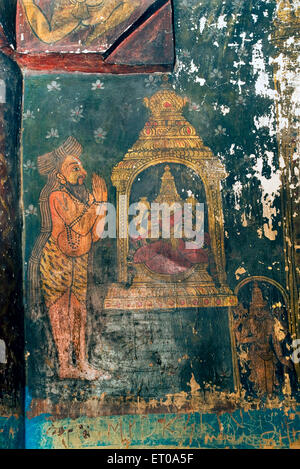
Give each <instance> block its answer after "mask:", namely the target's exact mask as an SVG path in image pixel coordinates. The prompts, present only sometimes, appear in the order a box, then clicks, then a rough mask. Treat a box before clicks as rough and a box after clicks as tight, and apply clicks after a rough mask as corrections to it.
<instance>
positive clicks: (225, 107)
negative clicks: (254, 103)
mask: <svg viewBox="0 0 300 469" xmlns="http://www.w3.org/2000/svg"><path fill="white" fill-rule="evenodd" d="M220 109H221V113H222V114H223V116H226V114H228V113H229V112H230V107H228V106H224V105H223V104H222V106H220Z"/></svg>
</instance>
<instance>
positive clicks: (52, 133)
mask: <svg viewBox="0 0 300 469" xmlns="http://www.w3.org/2000/svg"><path fill="white" fill-rule="evenodd" d="M46 138H59V134H58V130H57V129H50V130H49V131H48V132H47V135H46Z"/></svg>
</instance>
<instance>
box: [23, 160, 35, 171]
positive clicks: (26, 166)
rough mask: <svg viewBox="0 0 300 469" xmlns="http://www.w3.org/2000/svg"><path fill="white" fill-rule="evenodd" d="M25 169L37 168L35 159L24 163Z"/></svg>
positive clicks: (32, 169)
mask: <svg viewBox="0 0 300 469" xmlns="http://www.w3.org/2000/svg"><path fill="white" fill-rule="evenodd" d="M23 167H24V171H30V170H31V171H34V170H35V169H36V165H35V162H34V161H31V160H28V161H26V163H24V166H23Z"/></svg>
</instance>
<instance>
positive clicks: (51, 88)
mask: <svg viewBox="0 0 300 469" xmlns="http://www.w3.org/2000/svg"><path fill="white" fill-rule="evenodd" d="M47 88H48V91H60V90H61V86H60V84H59V83H58V82H57V81H55V80H54V81H51V83H48V85H47Z"/></svg>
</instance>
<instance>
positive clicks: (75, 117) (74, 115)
mask: <svg viewBox="0 0 300 469" xmlns="http://www.w3.org/2000/svg"><path fill="white" fill-rule="evenodd" d="M82 113H83V108H82V106H76V107H75V108H74V109H71V121H73V122H79V121H80V119H83V114H82Z"/></svg>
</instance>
